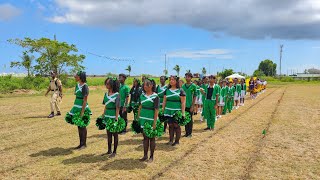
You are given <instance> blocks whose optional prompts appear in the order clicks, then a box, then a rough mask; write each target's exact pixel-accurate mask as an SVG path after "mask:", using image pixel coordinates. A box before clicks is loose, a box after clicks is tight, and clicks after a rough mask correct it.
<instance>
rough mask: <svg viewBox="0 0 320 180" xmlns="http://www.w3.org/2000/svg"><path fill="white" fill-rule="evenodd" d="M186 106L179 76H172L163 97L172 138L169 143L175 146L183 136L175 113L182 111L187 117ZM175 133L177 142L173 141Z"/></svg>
mask: <svg viewBox="0 0 320 180" xmlns="http://www.w3.org/2000/svg"><path fill="white" fill-rule="evenodd" d="M185 108H186V94H185V92H184V91H183V89H180V86H179V77H177V76H171V77H170V83H169V86H168V89H167V90H166V92H165V94H164V97H163V107H162V109H163V112H164V116H165V117H166V118H167V119H168V124H169V134H170V140H169V142H168V144H169V145H172V146H175V145H177V144H179V140H180V137H181V127H180V126H179V124H178V122H177V121H176V120H175V119H174V117H173V116H174V114H175V113H176V112H178V111H181V112H182V116H183V117H185ZM174 134H176V139H175V142H173V138H174Z"/></svg>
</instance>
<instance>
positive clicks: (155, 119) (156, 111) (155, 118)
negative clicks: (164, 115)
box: [152, 109, 159, 129]
mask: <svg viewBox="0 0 320 180" xmlns="http://www.w3.org/2000/svg"><path fill="white" fill-rule="evenodd" d="M158 113H159V109H155V110H154V120H153V126H152V127H153V129H156V125H157V120H158Z"/></svg>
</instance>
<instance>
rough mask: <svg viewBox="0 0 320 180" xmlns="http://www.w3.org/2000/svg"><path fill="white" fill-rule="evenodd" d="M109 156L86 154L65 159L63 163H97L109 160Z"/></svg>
mask: <svg viewBox="0 0 320 180" xmlns="http://www.w3.org/2000/svg"><path fill="white" fill-rule="evenodd" d="M108 159H109V158H108V156H102V155H95V154H84V155H81V156H77V157H73V158H70V159H65V160H63V161H62V163H63V164H65V165H68V164H78V163H97V162H101V161H107V160H108Z"/></svg>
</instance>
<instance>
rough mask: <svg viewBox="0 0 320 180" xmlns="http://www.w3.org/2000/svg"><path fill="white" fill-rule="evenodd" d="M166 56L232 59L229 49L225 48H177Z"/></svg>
mask: <svg viewBox="0 0 320 180" xmlns="http://www.w3.org/2000/svg"><path fill="white" fill-rule="evenodd" d="M167 56H168V57H169V58H170V57H174V58H186V59H202V58H215V59H232V58H233V56H232V55H231V51H230V50H227V49H207V50H179V51H173V52H170V53H168V54H167Z"/></svg>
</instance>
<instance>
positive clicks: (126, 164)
mask: <svg viewBox="0 0 320 180" xmlns="http://www.w3.org/2000/svg"><path fill="white" fill-rule="evenodd" d="M146 167H147V164H146V163H144V162H140V161H139V159H117V160H115V161H113V162H109V163H108V164H106V165H104V166H103V167H101V168H100V170H103V171H107V170H134V169H145V168H146Z"/></svg>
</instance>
